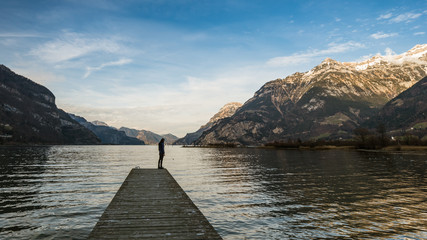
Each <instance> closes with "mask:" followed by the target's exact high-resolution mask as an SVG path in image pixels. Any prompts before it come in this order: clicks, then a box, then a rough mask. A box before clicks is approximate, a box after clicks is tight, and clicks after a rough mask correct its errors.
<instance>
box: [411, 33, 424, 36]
mask: <svg viewBox="0 0 427 240" xmlns="http://www.w3.org/2000/svg"><path fill="white" fill-rule="evenodd" d="M424 34H425V32H416V33H414V35H415V36H419V35H424Z"/></svg>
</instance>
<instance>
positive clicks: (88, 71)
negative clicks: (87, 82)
mask: <svg viewBox="0 0 427 240" xmlns="http://www.w3.org/2000/svg"><path fill="white" fill-rule="evenodd" d="M131 62H132V59H128V58H122V59H120V60H118V61H114V62H107V63H103V64H101V65H100V66H98V67H87V68H86V73H85V75H84V76H83V78H87V77H89V75H91V74H92V73H93V72H95V71H99V70H101V69H103V68H105V67H111V66H121V65H125V64H128V63H131Z"/></svg>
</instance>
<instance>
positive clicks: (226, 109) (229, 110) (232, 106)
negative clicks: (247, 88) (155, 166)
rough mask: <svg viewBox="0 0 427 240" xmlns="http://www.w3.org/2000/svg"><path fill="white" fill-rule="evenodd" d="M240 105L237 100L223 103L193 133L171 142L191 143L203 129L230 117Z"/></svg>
mask: <svg viewBox="0 0 427 240" xmlns="http://www.w3.org/2000/svg"><path fill="white" fill-rule="evenodd" d="M241 106H242V104H241V103H238V102H231V103H227V104H226V105H224V106H223V107H222V108H221V109H220V110H219V112H218V113H216V114H215V115H214V116H213V117H212V118H211V119H210V120H209V122H207V123H206V124H205V125H203V126H201V127H200V128H199V130H197V131H196V132H193V133H187V135H185V137H183V138H180V139H178V140H176V141H175V142H174V143H173V144H174V145H190V144H193V143H194V142H195V141H196V140H197V139H198V138H199V137H200V136H201V135H202V134H203V132H204V131H206V130H209V129H211V128H212V126H214V125H215V124H217V123H218V122H219V120H221V119H224V118H228V117H231V116H232V115H233V114H234V113H235V112H236V111H237V109H239V108H240V107H241Z"/></svg>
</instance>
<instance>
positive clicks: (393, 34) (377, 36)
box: [371, 32, 398, 39]
mask: <svg viewBox="0 0 427 240" xmlns="http://www.w3.org/2000/svg"><path fill="white" fill-rule="evenodd" d="M397 35H398V34H397V33H383V32H377V33H374V34H371V37H372V38H375V39H382V38H388V37H394V36H397Z"/></svg>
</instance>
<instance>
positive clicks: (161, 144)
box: [158, 138, 165, 169]
mask: <svg viewBox="0 0 427 240" xmlns="http://www.w3.org/2000/svg"><path fill="white" fill-rule="evenodd" d="M164 156H165V139H164V138H162V139H161V140H160V142H159V163H158V168H159V169H162V168H163V166H162V165H163V157H164Z"/></svg>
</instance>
